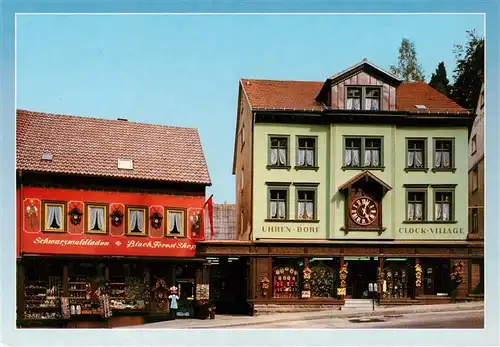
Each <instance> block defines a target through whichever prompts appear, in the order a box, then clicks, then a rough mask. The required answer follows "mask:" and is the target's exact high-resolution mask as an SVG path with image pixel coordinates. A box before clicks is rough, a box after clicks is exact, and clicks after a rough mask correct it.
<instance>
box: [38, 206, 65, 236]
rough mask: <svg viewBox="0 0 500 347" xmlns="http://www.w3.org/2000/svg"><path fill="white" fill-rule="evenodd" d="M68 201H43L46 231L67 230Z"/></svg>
mask: <svg viewBox="0 0 500 347" xmlns="http://www.w3.org/2000/svg"><path fill="white" fill-rule="evenodd" d="M65 212H66V203H64V202H49V201H46V202H43V214H42V215H43V227H44V231H49V232H65V231H66V213H65Z"/></svg>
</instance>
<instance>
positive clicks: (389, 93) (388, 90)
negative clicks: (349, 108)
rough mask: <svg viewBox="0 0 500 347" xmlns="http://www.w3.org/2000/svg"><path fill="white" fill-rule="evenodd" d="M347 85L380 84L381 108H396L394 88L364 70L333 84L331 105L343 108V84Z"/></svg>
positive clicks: (391, 109)
mask: <svg viewBox="0 0 500 347" xmlns="http://www.w3.org/2000/svg"><path fill="white" fill-rule="evenodd" d="M348 85H358V86H361V85H365V86H366V85H371V86H382V110H384V111H395V110H396V88H395V87H394V86H391V85H389V84H387V83H385V82H382V81H381V80H379V79H377V78H376V77H373V76H371V75H369V74H367V73H366V72H364V71H362V72H359V73H357V74H355V75H353V76H351V77H349V78H347V79H345V80H343V81H342V82H339V83H337V84H334V85H333V86H332V91H331V107H332V108H339V109H343V108H344V107H345V100H344V99H345V86H348Z"/></svg>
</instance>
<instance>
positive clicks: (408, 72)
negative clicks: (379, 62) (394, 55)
mask: <svg viewBox="0 0 500 347" xmlns="http://www.w3.org/2000/svg"><path fill="white" fill-rule="evenodd" d="M390 71H391V72H392V73H393V74H395V75H396V76H398V77H399V78H401V79H403V80H404V81H405V82H416V81H424V80H425V77H424V70H423V69H422V66H421V65H420V64H419V63H418V61H417V51H416V49H415V44H414V43H413V42H411V41H410V40H408V39H407V38H403V39H402V41H401V46H400V47H399V55H398V65H397V66H396V65H391V66H390Z"/></svg>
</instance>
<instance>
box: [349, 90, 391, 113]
mask: <svg viewBox="0 0 500 347" xmlns="http://www.w3.org/2000/svg"><path fill="white" fill-rule="evenodd" d="M346 89H347V92H346V100H345V109H346V110H351V111H358V110H366V111H379V110H380V109H381V103H382V98H381V95H382V89H381V88H380V87H347V88H346Z"/></svg>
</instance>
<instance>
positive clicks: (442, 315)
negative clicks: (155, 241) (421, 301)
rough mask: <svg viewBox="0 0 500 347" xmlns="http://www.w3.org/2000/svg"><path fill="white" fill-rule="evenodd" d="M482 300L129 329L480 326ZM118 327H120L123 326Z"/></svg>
mask: <svg viewBox="0 0 500 347" xmlns="http://www.w3.org/2000/svg"><path fill="white" fill-rule="evenodd" d="M483 316H484V303H483V302H470V303H459V304H442V305H414V306H402V307H391V308H384V307H377V308H376V309H375V311H371V310H370V311H365V310H345V311H344V310H342V311H338V310H335V311H330V310H328V311H326V310H324V311H314V312H294V313H277V314H269V315H262V316H255V317H250V316H231V315H217V316H216V319H214V320H198V319H176V320H174V321H165V322H157V323H151V324H144V325H140V326H131V327H122V328H132V329H262V328H264V329H308V328H317V329H360V328H361V329H362V328H367V329H373V328H377V329H378V328H389V329H395V328H396V329H397V328H399V329H407V328H460V329H464V328H470V329H473V328H483V327H484V317H483ZM122 328H119V329H122Z"/></svg>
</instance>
